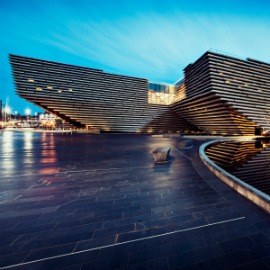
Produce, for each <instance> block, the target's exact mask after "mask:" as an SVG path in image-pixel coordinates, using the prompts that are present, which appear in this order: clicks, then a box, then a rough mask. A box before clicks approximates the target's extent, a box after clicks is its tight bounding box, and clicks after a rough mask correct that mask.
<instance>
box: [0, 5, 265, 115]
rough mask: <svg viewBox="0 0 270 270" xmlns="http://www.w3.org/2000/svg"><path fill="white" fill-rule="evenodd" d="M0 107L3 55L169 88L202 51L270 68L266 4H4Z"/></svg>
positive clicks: (8, 92) (20, 105) (5, 97)
mask: <svg viewBox="0 0 270 270" xmlns="http://www.w3.org/2000/svg"><path fill="white" fill-rule="evenodd" d="M0 10H1V11H0V12H1V13H0V34H1V46H0V63H1V65H0V68H1V71H0V76H1V84H0V100H2V101H3V103H4V104H6V103H8V105H9V106H11V108H12V111H13V112H14V111H18V112H19V113H24V110H25V109H26V108H27V107H28V108H30V109H31V110H32V113H34V112H41V111H43V110H41V109H40V108H38V107H36V106H34V105H32V104H30V103H28V102H26V101H24V100H23V99H21V98H20V97H18V96H17V95H16V94H15V87H14V84H13V82H12V75H11V68H10V65H9V62H8V54H9V53H12V54H18V55H22V56H29V57H35V58H40V59H46V60H51V61H57V62H62V63H67V64H74V65H82V66H86V67H92V68H99V69H103V70H104V71H107V72H113V73H120V74H126V75H132V76H137V77H142V78H147V79H149V81H154V82H167V83H174V82H175V81H177V80H178V79H179V78H181V77H182V76H183V69H184V68H185V67H186V66H187V65H188V64H189V63H192V62H193V61H195V60H196V59H197V58H199V57H200V56H201V55H202V54H203V53H204V52H205V51H207V50H209V49H216V50H219V51H223V52H227V53H230V54H233V55H236V56H238V57H240V58H246V57H250V58H254V59H258V60H262V61H266V62H269V61H270V0H223V1H219V0H215V1H213V0H212V1H210V0H201V1H199V0H194V1H192V0H185V1H184V0H183V1H181V0H178V1H170V0H166V1H164V0H163V1H158V0H155V1H154V0H152V1H148V0H144V1H141V0H137V1H132V0H126V1H118V0H116V1H114V0H110V1H109V0H107V1H105V0H97V1H93V0H46V1H45V0H32V1H30V0H1V1H0Z"/></svg>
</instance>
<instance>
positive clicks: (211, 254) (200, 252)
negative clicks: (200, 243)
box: [168, 245, 224, 269]
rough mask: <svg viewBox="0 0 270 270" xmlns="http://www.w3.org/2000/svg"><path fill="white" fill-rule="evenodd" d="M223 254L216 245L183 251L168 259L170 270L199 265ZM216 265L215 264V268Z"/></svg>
mask: <svg viewBox="0 0 270 270" xmlns="http://www.w3.org/2000/svg"><path fill="white" fill-rule="evenodd" d="M223 254H224V253H223V252H222V250H221V248H220V247H219V246H218V245H213V246H207V247H205V248H200V249H194V250H190V251H184V250H182V252H181V253H180V252H179V253H177V254H175V255H173V256H170V257H169V258H168V260H169V267H170V269H176V268H180V267H183V266H187V265H191V264H195V263H199V262H202V261H206V260H209V259H211V258H215V257H218V256H222V255H223ZM217 265H218V264H216V266H217Z"/></svg>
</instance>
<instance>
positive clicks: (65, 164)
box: [0, 131, 270, 270]
mask: <svg viewBox="0 0 270 270" xmlns="http://www.w3.org/2000/svg"><path fill="white" fill-rule="evenodd" d="M186 140H187V139H185V138H182V137H179V138H177V137H171V138H162V137H152V136H151V135H140V134H73V135H70V134H64V135H62V134H54V133H34V132H12V131H3V132H1V133H0V172H1V174H0V185H1V189H0V192H1V193H0V211H1V212H0V213H1V220H0V222H1V223H0V226H1V263H0V270H1V269H12V270H25V269H27V270H30V269H31V270H38V269H42V270H43V269H44V270H46V269H51V270H53V269H59V270H79V269H80V270H86V269H89V270H90V269H91V270H95V269H102V270H105V269H155V270H161V269H183V270H186V269H207V270H211V269H213V270H216V269H235V270H236V269H245V270H248V269H260V270H263V269H270V216H269V215H267V214H266V213H265V212H264V211H263V210H261V209H260V208H258V207H257V206H255V205H254V204H253V203H252V202H250V201H248V200H247V199H245V198H244V197H242V196H241V195H239V194H238V193H236V192H235V191H234V190H232V189H231V188H230V187H228V186H226V185H225V184H224V183H223V182H221V181H220V180H219V179H218V178H217V177H216V176H214V175H213V174H212V173H211V172H210V171H209V170H208V169H207V168H206V167H205V166H204V164H203V163H202V161H201V160H200V157H199V154H198V149H199V146H200V145H201V144H202V143H204V142H206V141H209V140H213V138H211V139H210V138H207V137H204V138H200V139H198V138H195V137H194V139H190V138H189V139H188V140H189V142H188V143H185V141H186ZM167 146H170V147H171V152H170V159H169V162H167V163H164V164H155V163H154V158H153V154H152V151H153V150H154V149H155V148H157V147H167Z"/></svg>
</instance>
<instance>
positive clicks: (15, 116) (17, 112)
mask: <svg viewBox="0 0 270 270" xmlns="http://www.w3.org/2000/svg"><path fill="white" fill-rule="evenodd" d="M17 114H18V112H17V111H15V120H16V121H17Z"/></svg>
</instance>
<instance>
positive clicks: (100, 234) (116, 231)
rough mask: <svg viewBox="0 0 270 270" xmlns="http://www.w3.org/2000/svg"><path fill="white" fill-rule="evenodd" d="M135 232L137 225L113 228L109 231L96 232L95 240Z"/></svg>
mask: <svg viewBox="0 0 270 270" xmlns="http://www.w3.org/2000/svg"><path fill="white" fill-rule="evenodd" d="M134 230H135V224H127V225H122V226H118V227H111V228H107V229H101V230H96V231H95V233H94V235H93V238H99V237H105V236H109V235H115V234H123V233H126V232H132V231H134Z"/></svg>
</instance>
